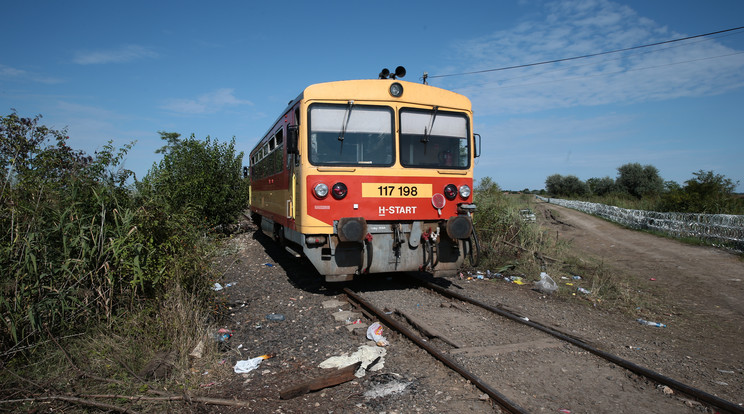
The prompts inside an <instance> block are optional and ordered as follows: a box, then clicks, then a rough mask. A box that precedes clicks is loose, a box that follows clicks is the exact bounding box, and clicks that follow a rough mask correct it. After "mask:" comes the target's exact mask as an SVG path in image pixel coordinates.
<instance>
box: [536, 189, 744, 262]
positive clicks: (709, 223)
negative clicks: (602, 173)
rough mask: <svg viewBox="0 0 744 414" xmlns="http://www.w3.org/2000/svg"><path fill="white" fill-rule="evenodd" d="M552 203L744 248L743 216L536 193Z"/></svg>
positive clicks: (638, 226) (644, 227)
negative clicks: (654, 208) (625, 205)
mask: <svg viewBox="0 0 744 414" xmlns="http://www.w3.org/2000/svg"><path fill="white" fill-rule="evenodd" d="M536 197H537V198H538V199H540V200H542V201H545V202H547V203H550V204H556V205H559V206H562V207H567V208H571V209H574V210H578V211H582V212H584V213H588V214H591V215H594V216H598V217H602V218H604V219H607V220H609V221H612V222H615V223H618V224H622V225H624V226H627V227H630V228H634V229H641V230H654V231H658V232H661V233H664V234H667V235H670V236H673V237H677V238H680V237H695V238H699V239H704V240H707V241H709V242H712V243H717V242H718V243H721V242H723V243H725V244H727V245H729V246H733V247H734V249H735V250H738V251H742V250H744V216H740V215H732V214H699V213H674V212H672V213H662V212H658V211H645V210H631V209H627V208H620V207H616V206H608V205H606V204H600V203H591V202H588V201H577V200H563V199H560V198H548V197H542V196H536Z"/></svg>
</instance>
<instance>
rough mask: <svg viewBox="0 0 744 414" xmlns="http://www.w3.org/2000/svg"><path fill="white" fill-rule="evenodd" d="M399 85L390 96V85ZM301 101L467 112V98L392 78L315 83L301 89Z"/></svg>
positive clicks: (468, 105)
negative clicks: (397, 94)
mask: <svg viewBox="0 0 744 414" xmlns="http://www.w3.org/2000/svg"><path fill="white" fill-rule="evenodd" d="M394 82H397V83H399V84H401V85H402V86H403V94H402V95H401V96H400V97H398V98H396V97H393V96H392V95H391V94H390V85H391V84H392V83H394ZM302 100H304V101H313V100H324V101H325V100H340V101H350V100H353V101H357V100H358V101H377V102H383V101H384V102H388V103H390V104H393V105H394V104H395V103H396V102H397V103H400V104H406V105H414V106H415V105H424V106H426V105H429V106H439V107H442V108H450V109H458V110H464V111H467V112H470V109H471V103H470V99H468V98H467V97H465V96H464V95H460V94H459V93H455V92H452V91H448V90H446V89H441V88H437V87H434V86H431V85H423V84H420V83H413V82H405V81H401V80H392V79H363V80H349V81H337V82H327V83H318V84H315V85H310V86H308V87H307V88H305V90H304V92H303V95H302Z"/></svg>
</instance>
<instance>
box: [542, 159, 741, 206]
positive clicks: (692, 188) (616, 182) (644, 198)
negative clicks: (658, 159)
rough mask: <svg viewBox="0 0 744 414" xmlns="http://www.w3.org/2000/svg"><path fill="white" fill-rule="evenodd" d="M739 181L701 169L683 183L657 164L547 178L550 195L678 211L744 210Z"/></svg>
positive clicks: (628, 165)
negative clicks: (587, 175) (602, 173)
mask: <svg viewBox="0 0 744 414" xmlns="http://www.w3.org/2000/svg"><path fill="white" fill-rule="evenodd" d="M737 185H738V181H733V180H732V179H730V178H727V177H726V176H724V175H721V174H716V173H715V172H714V171H703V170H699V171H696V172H693V173H692V178H690V179H689V180H686V181H685V182H684V183H683V184H681V185H680V184H679V183H677V182H675V181H664V180H663V179H662V178H661V175H660V174H659V170H658V169H657V168H656V167H654V166H653V165H643V166H642V165H641V164H639V163H630V164H625V165H622V166H620V167H618V168H617V177H616V178H612V177H609V176H607V177H602V178H596V177H593V178H589V179H588V180H586V181H582V180H580V179H579V178H578V177H576V176H574V175H567V176H563V175H560V174H553V175H551V176H549V177H547V178H546V179H545V192H544V194H545V195H547V196H553V197H562V198H572V199H574V200H583V201H591V202H595V203H602V204H607V205H612V206H617V207H622V208H628V209H635V210H649V211H659V212H677V213H703V214H734V215H742V214H744V197H740V196H737V194H735V193H734V190H735V189H736V186H737Z"/></svg>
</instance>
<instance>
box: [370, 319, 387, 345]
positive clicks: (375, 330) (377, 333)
mask: <svg viewBox="0 0 744 414" xmlns="http://www.w3.org/2000/svg"><path fill="white" fill-rule="evenodd" d="M367 339H371V340H373V341H375V343H376V344H377V346H388V345H390V343H388V341H387V339H385V337H384V336H382V325H380V322H375V323H373V324H372V325H370V326H369V328H367Z"/></svg>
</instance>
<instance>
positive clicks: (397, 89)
mask: <svg viewBox="0 0 744 414" xmlns="http://www.w3.org/2000/svg"><path fill="white" fill-rule="evenodd" d="M390 95H393V97H394V98H400V96H401V95H403V85H401V84H400V83H398V82H393V83H391V84H390Z"/></svg>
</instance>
